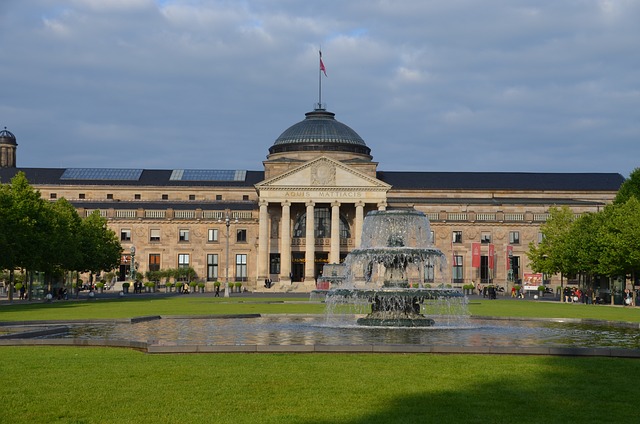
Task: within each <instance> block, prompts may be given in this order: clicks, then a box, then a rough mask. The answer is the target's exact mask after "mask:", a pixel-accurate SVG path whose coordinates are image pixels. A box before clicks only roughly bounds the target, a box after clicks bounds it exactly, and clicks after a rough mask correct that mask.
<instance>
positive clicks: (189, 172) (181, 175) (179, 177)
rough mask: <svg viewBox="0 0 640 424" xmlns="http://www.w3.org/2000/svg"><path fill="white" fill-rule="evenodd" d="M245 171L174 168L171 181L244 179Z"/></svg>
mask: <svg viewBox="0 0 640 424" xmlns="http://www.w3.org/2000/svg"><path fill="white" fill-rule="evenodd" d="M246 176H247V171H241V170H235V171H234V170H225V169H174V170H173V172H172V173H171V177H170V178H169V179H170V180H171V181H244V180H245V178H246Z"/></svg>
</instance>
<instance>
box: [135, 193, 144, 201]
mask: <svg viewBox="0 0 640 424" xmlns="http://www.w3.org/2000/svg"><path fill="white" fill-rule="evenodd" d="M133 198H134V199H135V200H140V199H142V196H140V195H139V194H134V195H133Z"/></svg>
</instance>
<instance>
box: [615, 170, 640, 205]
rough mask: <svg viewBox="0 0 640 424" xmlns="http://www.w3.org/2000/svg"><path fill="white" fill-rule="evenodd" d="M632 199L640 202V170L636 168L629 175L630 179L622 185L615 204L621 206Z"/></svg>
mask: <svg viewBox="0 0 640 424" xmlns="http://www.w3.org/2000/svg"><path fill="white" fill-rule="evenodd" d="M631 197H635V198H636V199H639V200H640V168H636V169H635V170H634V171H633V172H632V173H631V174H630V175H629V178H627V179H626V180H625V181H624V182H623V183H622V185H621V186H620V189H619V190H618V194H617V195H616V198H615V199H614V200H613V203H614V204H615V205H621V204H623V203H626V201H627V200H629V198H631Z"/></svg>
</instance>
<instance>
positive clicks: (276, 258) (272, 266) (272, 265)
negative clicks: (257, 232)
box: [269, 253, 280, 274]
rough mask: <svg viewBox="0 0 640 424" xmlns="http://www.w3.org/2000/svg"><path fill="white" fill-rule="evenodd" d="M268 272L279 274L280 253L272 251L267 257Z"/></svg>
mask: <svg viewBox="0 0 640 424" xmlns="http://www.w3.org/2000/svg"><path fill="white" fill-rule="evenodd" d="M269 273H270V274H280V254H279V253H272V254H271V256H270V258H269Z"/></svg>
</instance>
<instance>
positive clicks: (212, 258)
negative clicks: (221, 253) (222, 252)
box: [207, 253, 218, 281]
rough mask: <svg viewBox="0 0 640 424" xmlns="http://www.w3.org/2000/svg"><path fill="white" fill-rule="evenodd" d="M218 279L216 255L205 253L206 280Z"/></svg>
mask: <svg viewBox="0 0 640 424" xmlns="http://www.w3.org/2000/svg"><path fill="white" fill-rule="evenodd" d="M217 279H218V255H216V254H211V253H210V254H207V281H216V280H217Z"/></svg>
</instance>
